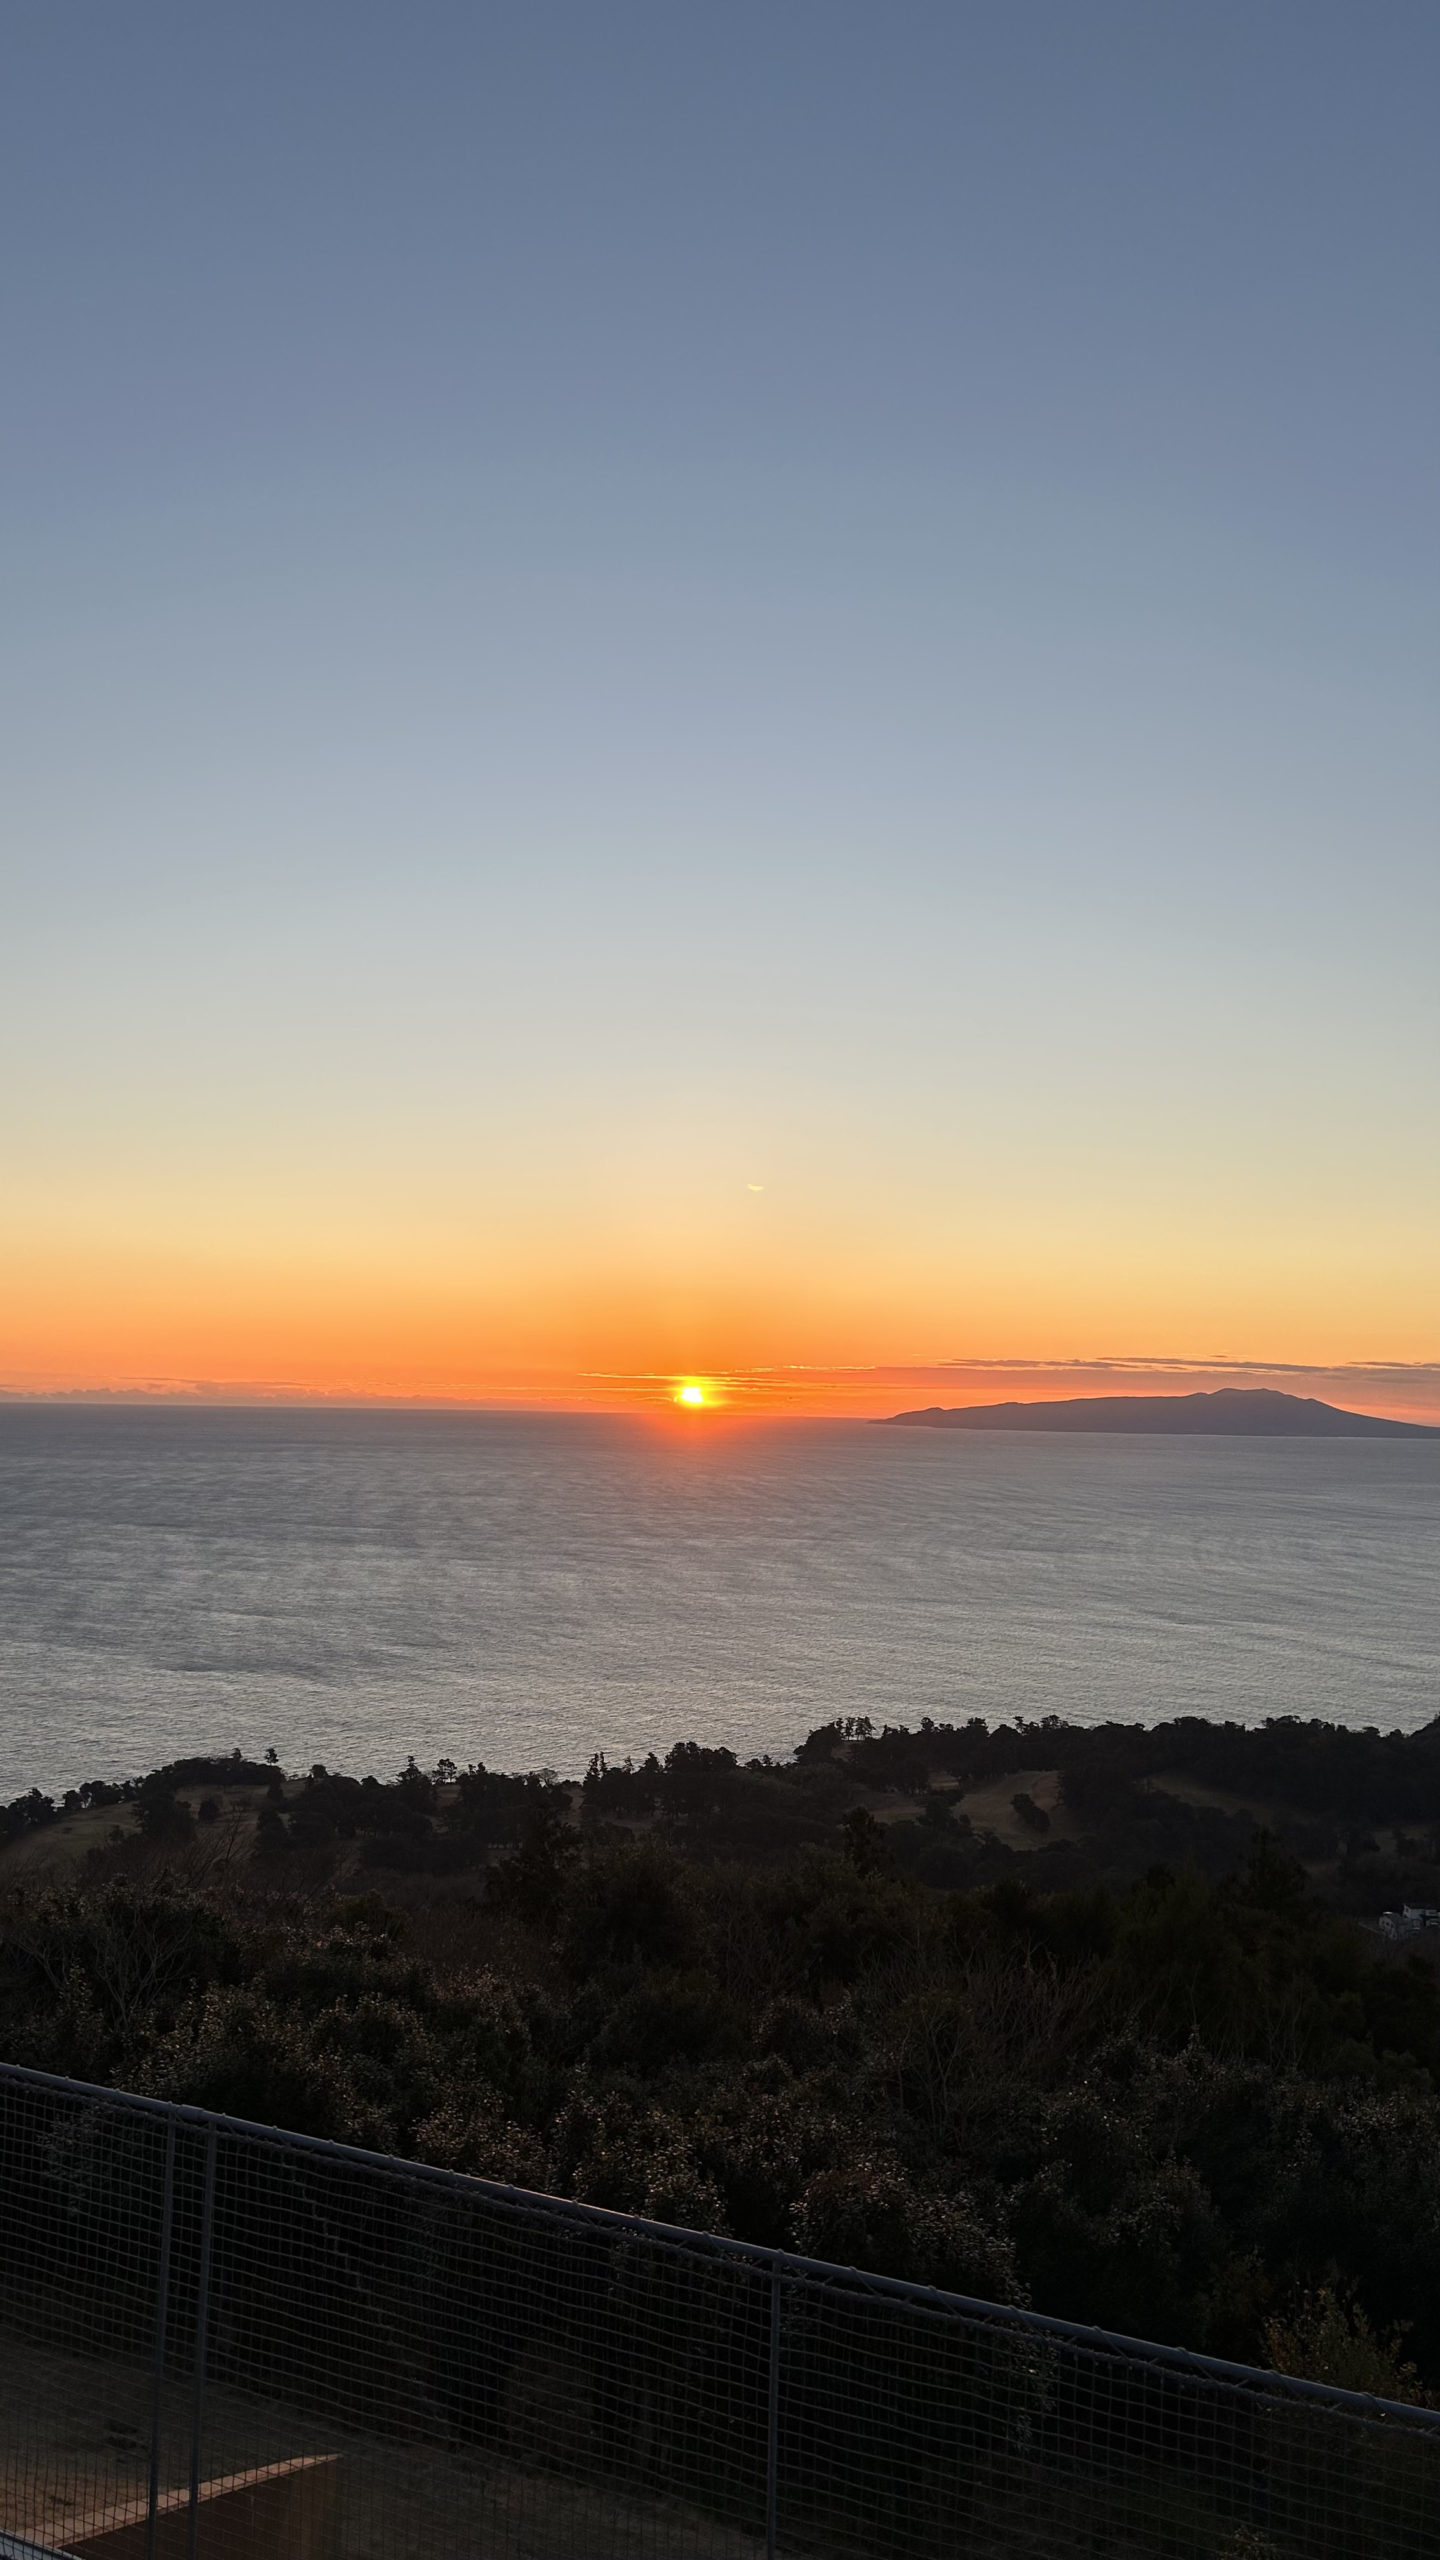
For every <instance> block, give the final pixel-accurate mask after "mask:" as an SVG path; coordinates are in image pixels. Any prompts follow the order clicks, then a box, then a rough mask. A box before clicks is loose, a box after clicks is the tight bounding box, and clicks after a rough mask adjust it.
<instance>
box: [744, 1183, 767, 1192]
mask: <svg viewBox="0 0 1440 2560" xmlns="http://www.w3.org/2000/svg"><path fill="white" fill-rule="evenodd" d="M745 1188H746V1190H747V1191H763V1190H764V1188H765V1185H764V1183H763V1182H747V1183H746V1185H745Z"/></svg>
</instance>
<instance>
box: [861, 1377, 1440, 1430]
mask: <svg viewBox="0 0 1440 2560" xmlns="http://www.w3.org/2000/svg"><path fill="white" fill-rule="evenodd" d="M886 1420H887V1421H888V1422H910V1423H919V1424H920V1425H922V1426H924V1427H929V1428H931V1429H934V1430H942V1431H1144V1432H1157V1431H1177V1432H1182V1433H1188V1434H1191V1435H1194V1436H1200V1435H1206V1436H1214V1437H1222V1438H1226V1437H1233V1438H1236V1439H1239V1438H1245V1437H1254V1438H1258V1439H1291V1440H1440V1424H1436V1423H1432V1422H1395V1421H1392V1420H1391V1419H1390V1417H1389V1416H1388V1415H1386V1414H1379V1413H1347V1412H1346V1411H1345V1409H1344V1407H1343V1406H1342V1405H1337V1404H1322V1403H1321V1402H1320V1400H1319V1398H1318V1396H1289V1395H1285V1394H1283V1393H1282V1392H1281V1391H1280V1389H1279V1388H1278V1387H1215V1388H1213V1389H1211V1390H1209V1391H1206V1390H1203V1389H1202V1390H1199V1391H1197V1392H1196V1393H1195V1394H1193V1395H1188V1396H1065V1397H1062V1398H1061V1399H1060V1400H1059V1401H1058V1402H1054V1403H1050V1404H1019V1403H1015V1404H962V1405H951V1404H927V1405H925V1406H923V1407H921V1409H920V1410H919V1411H918V1412H915V1413H892V1414H887V1416H886Z"/></svg>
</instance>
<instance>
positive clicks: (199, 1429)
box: [0, 1405, 1440, 1799]
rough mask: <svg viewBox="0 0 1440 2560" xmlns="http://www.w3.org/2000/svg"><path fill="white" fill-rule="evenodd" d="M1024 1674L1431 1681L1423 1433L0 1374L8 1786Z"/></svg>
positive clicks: (2, 1729)
mask: <svg viewBox="0 0 1440 2560" xmlns="http://www.w3.org/2000/svg"><path fill="white" fill-rule="evenodd" d="M1051 1712H1054V1713H1057V1714H1060V1715H1066V1716H1073V1717H1078V1718H1082V1719H1093V1718H1097V1717H1103V1716H1128V1717H1141V1718H1146V1719H1152V1718H1157V1717H1161V1716H1171V1715H1177V1714H1185V1713H1188V1714H1201V1715H1211V1716H1238V1717H1242V1718H1245V1719H1254V1718H1258V1717H1261V1716H1265V1715H1276V1714H1295V1715H1325V1716H1332V1717H1335V1718H1337V1719H1339V1720H1340V1721H1341V1722H1344V1723H1347V1724H1378V1725H1382V1726H1406V1727H1413V1726H1415V1725H1418V1724H1422V1723H1424V1722H1425V1721H1426V1720H1427V1719H1428V1718H1429V1717H1431V1716H1433V1715H1435V1714H1436V1713H1437V1712H1440V1441H1429V1442H1426V1441H1411V1442H1406V1441H1351V1442H1345V1441H1328V1442H1327V1441H1311V1442H1306V1441H1268V1442H1267V1441H1223V1440H1210V1441H1206V1440H1154V1439H1098V1438H1097V1439H1085V1440H1077V1439H1063V1438H1059V1437H1056V1438H1053V1439H1052V1438H1049V1437H1039V1438H1031V1437H1026V1436H1023V1435H1018V1434H1017V1435H1014V1436H1009V1435H1005V1436H992V1435H989V1434H987V1435H984V1436H980V1435H976V1436H974V1437H971V1436H968V1435H966V1436H963V1437H962V1436H960V1435H946V1434H941V1433H931V1432H922V1431H887V1430H885V1429H883V1428H880V1427H877V1426H875V1425H866V1424H847V1423H787V1424H769V1425H765V1426H753V1425H752V1426H745V1425H732V1424H723V1423H721V1424H717V1423H716V1422H715V1421H714V1420H713V1419H712V1420H707V1421H706V1422H704V1423H701V1424H700V1425H699V1426H698V1427H696V1428H694V1429H692V1430H685V1431H678V1430H676V1429H674V1428H663V1429H661V1428H656V1427H653V1426H651V1425H650V1424H648V1423H645V1422H639V1421H635V1422H631V1421H612V1420H608V1419H607V1420H592V1419H584V1418H574V1417H554V1418H551V1417H529V1416H527V1417H524V1418H516V1417H511V1416H504V1417H496V1416H490V1415H469V1414H467V1415H449V1414H447V1415H439V1414H395V1413H385V1414H374V1413H335V1412H320V1413H316V1412H276V1411H273V1410H272V1411H266V1412H234V1411H230V1412H216V1411H196V1410H190V1411H176V1410H173V1409H170V1410H167V1409H163V1408H160V1409H156V1408H150V1409H145V1410H121V1409H108V1410H105V1409H91V1408H83V1407H73V1406H72V1407H53V1406H27V1405H12V1406H10V1407H3V1406H0V1799H3V1798H4V1797H7V1796H9V1795H11V1794H14V1793H15V1792H16V1791H17V1790H19V1789H20V1788H22V1787H28V1786H30V1785H32V1784H36V1783H38V1784H40V1785H43V1786H46V1787H55V1786H65V1785H71V1784H74V1783H76V1782H78V1781H79V1780H80V1779H82V1778H86V1777H90V1776H107V1777H111V1776H117V1775H125V1774H127V1773H130V1772H134V1771H139V1770H143V1769H146V1768H149V1767H152V1766H153V1765H154V1764H155V1763H157V1762H158V1761H161V1760H164V1759H167V1758H170V1757H173V1756H174V1755H175V1754H177V1753H179V1752H181V1751H192V1750H198V1749H211V1748H214V1749H228V1748H230V1747H231V1746H232V1745H233V1744H236V1743H239V1744H240V1745H241V1746H242V1747H243V1748H244V1749H245V1750H247V1751H262V1750H263V1749H264V1748H265V1746H266V1745H267V1744H269V1743H272V1742H273V1743H274V1744H275V1745H276V1747H277V1749H278V1750H279V1753H280V1756H281V1758H282V1760H283V1761H285V1762H286V1763H287V1765H289V1766H291V1767H298V1766H308V1764H309V1763H310V1762H311V1761H313V1760H324V1761H326V1762H327V1763H328V1764H329V1765H330V1766H332V1767H337V1768H344V1769H349V1770H353V1771H355V1772H357V1773H359V1772H363V1771H365V1770H367V1769H375V1770H377V1771H378V1772H380V1773H381V1774H382V1775H386V1774H389V1773H391V1772H393V1771H394V1770H395V1769H396V1768H397V1767H398V1766H399V1765H400V1763H401V1762H402V1761H403V1759H404V1758H405V1755H406V1754H407V1752H410V1751H414V1752H415V1754H416V1755H417V1757H418V1758H419V1759H420V1760H421V1761H428V1762H433V1761H434V1760H435V1759H436V1758H438V1757H439V1755H440V1754H441V1753H442V1752H448V1753H449V1754H450V1755H451V1756H452V1757H453V1758H455V1759H456V1760H459V1761H461V1762H462V1763H463V1762H465V1761H468V1760H472V1759H483V1760H485V1761H488V1762H489V1763H490V1764H491V1766H492V1767H501V1768H533V1767H540V1766H550V1767H552V1768H556V1769H559V1770H561V1771H562V1772H567V1773H568V1772H573V1771H577V1770H579V1769H581V1768H583V1766H584V1764H585V1762H586V1761H587V1760H588V1759H589V1757H590V1754H591V1753H592V1752H593V1751H597V1750H603V1751H605V1752H606V1753H608V1754H610V1755H612V1756H617V1757H623V1755H624V1754H625V1753H626V1752H627V1751H629V1752H634V1753H636V1754H637V1755H638V1754H640V1753H643V1752H645V1751H648V1750H650V1749H652V1748H653V1749H656V1750H662V1751H663V1750H665V1749H666V1748H668V1746H669V1745H670V1744H671V1743H672V1742H674V1741H676V1740H677V1739H679V1738H681V1737H693V1738H694V1739H696V1740H698V1741H710V1742H722V1741H723V1742H727V1743H730V1744H732V1745H734V1746H736V1747H738V1748H739V1749H741V1750H742V1751H744V1752H747V1753H748V1752H756V1751H774V1752H777V1753H783V1752H785V1751H787V1750H788V1749H789V1748H790V1747H791V1746H792V1745H793V1744H794V1743H795V1742H796V1741H798V1740H799V1739H800V1737H801V1736H802V1735H803V1734H804V1733H805V1732H806V1731H807V1730H808V1728H809V1727H810V1726H811V1725H814V1724H818V1723H820V1722H822V1721H823V1720H824V1719H825V1718H826V1717H828V1716H832V1715H836V1714H846V1715H849V1714H857V1713H863V1714H868V1715H871V1716H874V1717H876V1718H877V1720H878V1719H882V1718H886V1717H888V1718H890V1719H891V1720H892V1721H901V1720H904V1721H907V1722H913V1721H914V1720H915V1719H916V1718H918V1717H920V1716H922V1715H934V1716H936V1717H947V1718H948V1717H956V1716H966V1715H975V1714H979V1715H984V1716H988V1717H996V1716H1013V1715H1017V1714H1020V1715H1029V1716H1041V1715H1045V1714H1049V1713H1051Z"/></svg>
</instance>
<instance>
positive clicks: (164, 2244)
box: [145, 2116, 175, 2560]
mask: <svg viewBox="0 0 1440 2560" xmlns="http://www.w3.org/2000/svg"><path fill="white" fill-rule="evenodd" d="M174 2225H175V2119H174V2117H173V2116H172V2117H171V2118H170V2120H169V2122H168V2124H167V2125H166V2127H165V2182H164V2186H163V2188H162V2191H161V2198H160V2267H159V2272H158V2274H157V2276H156V2278H155V2342H154V2348H153V2354H152V2366H153V2369H152V2373H151V2382H150V2496H149V2502H148V2505H147V2508H146V2514H145V2560H155V2517H156V2514H157V2512H158V2509H159V2505H160V2423H161V2418H162V2415H163V2412H164V2392H165V2329H166V2324H167V2322H168V2320H169V2316H170V2235H171V2232H172V2231H173V2229H174Z"/></svg>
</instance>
